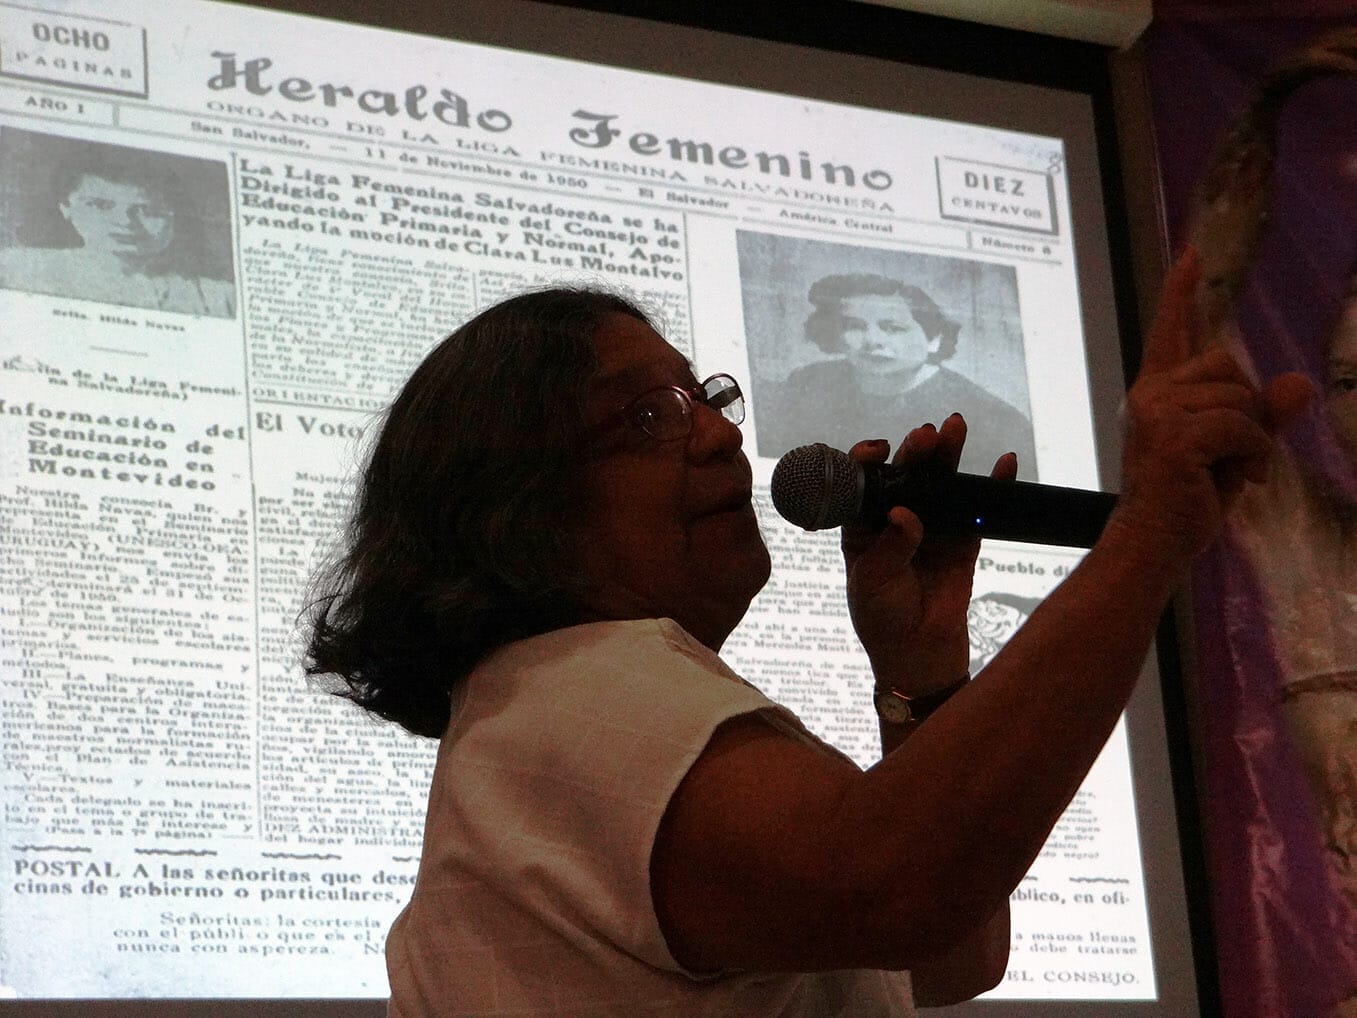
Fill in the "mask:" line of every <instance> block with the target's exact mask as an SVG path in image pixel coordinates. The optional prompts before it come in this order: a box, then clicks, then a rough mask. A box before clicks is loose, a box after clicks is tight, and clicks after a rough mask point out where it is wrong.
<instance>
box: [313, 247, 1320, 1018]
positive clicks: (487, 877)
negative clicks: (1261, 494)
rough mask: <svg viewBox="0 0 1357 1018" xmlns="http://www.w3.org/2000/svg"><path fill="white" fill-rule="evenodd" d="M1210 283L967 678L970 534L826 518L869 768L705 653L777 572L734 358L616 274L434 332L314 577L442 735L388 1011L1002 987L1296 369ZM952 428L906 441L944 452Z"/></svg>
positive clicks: (664, 1010)
mask: <svg viewBox="0 0 1357 1018" xmlns="http://www.w3.org/2000/svg"><path fill="white" fill-rule="evenodd" d="M1194 279H1195V269H1194V267H1193V266H1192V265H1191V264H1190V263H1189V264H1187V265H1186V266H1183V267H1180V268H1179V269H1178V270H1177V271H1176V273H1175V275H1174V276H1173V279H1172V282H1171V285H1170V288H1169V291H1168V292H1169V297H1168V303H1167V311H1166V313H1165V314H1164V315H1163V317H1162V318H1161V322H1160V324H1159V325H1158V326H1157V328H1156V332H1155V334H1154V335H1153V337H1152V338H1151V341H1150V344H1149V348H1148V350H1147V353H1146V363H1145V370H1144V373H1143V375H1142V377H1141V378H1140V380H1139V381H1138V382H1137V384H1136V386H1135V389H1134V390H1133V392H1132V394H1131V399H1130V407H1131V410H1130V419H1131V432H1130V434H1129V436H1128V439H1127V444H1126V460H1125V477H1124V488H1123V494H1122V497H1121V500H1120V503H1119V505H1118V508H1117V510H1116V512H1115V515H1114V517H1113V519H1112V521H1111V522H1110V523H1109V525H1108V527H1107V531H1106V534H1105V536H1104V537H1103V538H1102V540H1101V541H1100V542H1099V544H1098V545H1097V546H1096V547H1095V548H1093V549H1092V550H1091V551H1090V552H1089V554H1088V556H1087V557H1086V558H1085V560H1084V562H1083V563H1082V565H1081V566H1080V567H1079V568H1078V569H1077V570H1076V571H1075V573H1074V574H1072V575H1071V576H1070V577H1069V578H1068V579H1067V580H1066V581H1065V582H1064V583H1063V584H1062V585H1061V587H1060V588H1058V589H1057V590H1056V591H1055V592H1054V593H1053V594H1052V595H1051V596H1050V598H1048V599H1047V601H1046V602H1045V603H1044V604H1042V605H1041V606H1040V607H1039V608H1038V609H1037V610H1036V611H1035V612H1034V613H1033V614H1032V617H1031V619H1030V620H1029V621H1028V622H1027V624H1026V625H1025V626H1024V627H1023V628H1022V629H1021V630H1020V631H1019V633H1018V634H1017V635H1016V636H1015V637H1014V638H1013V639H1012V641H1011V642H1010V643H1009V644H1008V646H1007V647H1006V648H1005V649H1004V650H1003V651H1001V652H1000V653H999V654H998V655H997V656H996V657H995V658H994V660H993V662H992V663H991V664H990V665H989V666H988V667H987V668H985V670H984V671H983V672H982V673H981V674H980V675H979V676H977V677H976V678H975V679H974V681H970V682H967V681H966V675H965V673H966V665H967V660H968V643H967V635H966V611H967V605H968V600H969V596H970V589H971V581H972V576H973V571H974V563H975V558H976V555H977V550H978V549H977V544H976V543H975V542H972V541H966V540H958V539H945V538H941V537H938V536H936V535H929V534H925V533H923V532H922V528H921V525H920V523H919V521H918V519H917V517H915V516H914V515H913V514H911V513H910V512H909V511H908V510H905V509H895V510H892V512H891V514H890V517H889V520H888V522H887V524H886V525H885V527H884V528H882V529H881V530H879V531H875V532H873V531H868V530H866V529H853V530H848V531H846V532H845V533H844V539H843V550H844V557H845V562H846V566H847V586H848V601H849V607H850V609H851V613H852V618H853V622H854V624H855V626H856V629H857V632H858V635H859V637H860V638H861V640H862V642H863V645H864V646H865V648H866V650H867V653H868V655H869V658H870V660H871V662H872V665H873V668H874V671H875V677H876V682H877V687H878V691H879V694H880V695H879V696H878V701H879V702H880V703H881V704H882V713H883V720H882V741H883V748H884V750H885V753H884V755H883V758H882V760H881V761H880V762H879V763H878V764H876V765H875V766H874V767H872V768H871V769H869V770H867V771H865V772H863V771H861V770H859V769H858V768H857V767H856V766H854V765H853V764H852V763H851V762H849V761H848V760H847V759H845V758H844V757H843V756H841V755H840V754H838V753H837V752H835V751H834V750H833V749H832V748H830V747H829V746H827V745H825V744H824V743H822V742H820V741H818V740H817V739H816V738H814V737H813V736H812V735H810V734H809V733H808V732H807V731H806V730H805V729H804V728H803V727H802V726H801V725H800V724H799V722H798V721H797V720H796V718H795V717H793V716H792V715H791V714H790V713H789V712H787V711H786V710H784V709H783V708H781V707H779V706H778V705H776V704H774V703H772V702H771V701H769V700H768V699H767V698H766V697H764V696H763V695H762V694H761V693H759V692H758V690H757V688H755V687H754V686H752V685H750V684H749V683H747V682H745V681H744V680H743V679H742V678H741V677H740V676H737V675H736V674H734V673H733V672H732V671H731V670H730V669H729V668H728V667H727V666H726V665H725V664H724V663H723V662H722V661H721V659H720V657H719V656H718V653H719V651H720V649H721V645H722V642H723V641H724V640H725V639H726V637H727V636H728V635H729V634H730V632H731V631H732V629H734V627H735V626H736V624H737V623H738V622H739V621H740V619H741V617H742V616H743V615H744V613H745V610H746V609H747V608H748V606H749V603H750V600H751V599H752V598H753V597H754V595H755V594H756V593H757V592H758V590H759V589H760V587H762V585H763V584H764V582H765V581H766V580H767V578H768V575H769V556H768V553H767V551H766V550H765V547H764V544H763V541H762V539H761V537H760V534H759V528H758V523H757V520H756V519H755V514H754V510H753V507H752V505H751V477H750V467H749V464H748V461H747V460H746V458H745V455H744V453H743V451H742V449H741V433H740V429H739V423H740V421H741V419H742V416H743V401H742V397H741V395H740V391H739V388H738V386H737V385H736V383H735V382H734V380H733V379H731V378H729V377H728V376H725V375H715V376H713V377H711V378H709V379H707V380H706V381H699V380H698V379H697V378H695V377H694V375H693V373H692V368H691V366H690V365H689V364H688V362H687V361H686V360H685V358H684V357H682V356H681V355H680V354H679V353H678V352H677V351H676V350H675V349H674V348H673V347H671V346H670V345H669V344H668V343H666V342H665V341H664V339H663V338H662V337H661V336H660V335H659V334H658V333H657V332H656V331H655V330H654V328H652V326H651V325H650V324H649V322H648V321H647V319H646V318H645V316H644V315H643V314H642V313H641V312H640V311H638V310H637V309H636V308H635V307H633V306H632V305H631V304H629V303H627V302H626V301H623V300H621V299H619V298H617V297H614V296H610V295H607V294H599V293H591V292H573V291H562V290H551V291H547V292H543V293H534V294H529V295H525V296H520V297H516V298H513V299H511V300H508V301H506V302H505V303H503V304H500V305H498V306H497V307H494V308H491V309H490V310H488V311H486V312H484V313H483V314H481V315H480V316H478V317H477V318H475V319H474V320H472V321H471V322H469V323H468V324H467V325H465V326H463V327H462V328H461V329H459V330H458V331H457V332H455V333H453V335H452V336H450V337H449V338H448V339H447V340H446V341H444V342H443V343H442V344H441V345H440V346H439V347H438V348H437V349H436V350H435V351H434V352H433V353H432V354H431V355H430V356H429V357H428V358H427V359H426V360H425V362H424V363H423V364H422V365H421V366H420V367H419V368H418V369H417V370H416V372H415V373H414V375H413V377H412V378H411V379H410V381H409V382H408V383H407V385H406V386H405V389H404V391H403V392H402V393H401V394H400V396H399V397H398V398H397V400H396V402H395V403H394V405H393V406H392V408H391V410H390V413H389V416H388V418H387V420H386V424H385V427H384V429H383V430H382V432H381V435H380V437H379V438H378V440H377V443H376V445H375V447H374V450H373V453H372V457H371V461H370V463H369V465H368V467H367V470H366V473H365V475H364V477H363V480H362V486H361V490H360V492H359V499H358V505H357V510H356V515H355V517H354V520H353V523H352V527H351V542H352V543H351V546H350V550H349V552H348V554H347V557H346V558H345V559H344V560H343V562H342V563H340V565H339V566H338V567H337V569H336V571H335V573H334V574H333V575H332V576H331V577H330V578H329V580H328V582H329V584H330V587H329V593H328V595H327V596H324V597H323V598H321V599H320V600H319V601H318V602H317V604H316V606H315V608H314V610H313V623H314V627H315V628H314V634H313V640H312V644H311V653H312V662H311V667H312V670H313V671H315V672H337V673H339V674H340V675H342V676H344V677H345V678H346V679H347V681H348V684H349V687H350V689H349V692H348V695H350V696H351V697H352V698H353V699H355V700H357V701H358V702H359V703H361V704H363V705H364V706H366V707H368V708H369V709H371V710H373V711H376V712H377V713H379V714H381V715H382V716H384V717H387V718H391V719H394V720H396V721H398V722H400V723H401V724H403V725H404V726H405V727H407V728H408V729H410V730H411V731H414V732H418V733H422V734H425V735H430V736H437V737H440V738H441V744H440V748H439V754H438V761H437V765H436V769H435V774H434V781H433V788H432V791H431V794H430V799H429V813H428V820H427V826H426V835H425V844H424V852H423V858H422V862H421V865H420V871H419V878H418V883H417V884H416V887H415V891H414V894H413V897H412V899H411V901H410V903H409V905H408V906H407V907H406V909H405V910H404V912H403V913H402V914H401V916H400V918H399V919H398V920H397V921H396V923H395V925H394V927H393V929H392V931H391V934H390V937H389V938H388V941H387V958H388V968H389V972H390V979H391V987H392V999H391V1005H390V1013H391V1014H393V1015H402V1016H414V1015H465V1014H488V1013H514V1014H524V1015H565V1014H590V1015H600V1014H607V1015H628V1016H630V1015H636V1014H642V1013H644V1014H670V1015H689V1014H713V1015H715V1014H720V1015H808V1016H817V1018H822V1016H826V1015H854V1016H862V1015H908V1014H912V1013H913V1007H914V1005H915V1003H916V1002H917V1003H919V1004H941V1003H947V1002H951V1001H956V1000H960V999H964V998H967V997H970V996H973V995H974V994H976V993H978V992H981V991H983V990H985V989H988V988H989V987H992V986H994V985H995V984H996V983H997V982H998V981H999V980H1000V979H1001V977H1002V975H1003V972H1004V966H1005V962H1006V958H1007V951H1008V937H1009V933H1008V906H1007V902H1008V895H1009V893H1010V892H1011V891H1012V890H1013V888H1014V887H1015V886H1017V884H1018V882H1019V881H1020V880H1021V878H1022V876H1023V874H1024V873H1025V872H1026V870H1027V868H1028V866H1029V865H1030V863H1031V862H1032V860H1033V858H1034V857H1035V856H1036V854H1037V852H1038V851H1039V849H1040V848H1041V846H1042V844H1043V842H1044V840H1045V838H1046V835H1047V833H1048V832H1049V831H1050V829H1051V827H1052V825H1053V824H1054V823H1055V822H1056V820H1057V818H1058V817H1059V816H1060V814H1061V812H1062V810H1063V809H1064V807H1065V805H1066V804H1067V803H1068V802H1069V800H1070V798H1071V797H1072V796H1073V795H1074V792H1075V790H1076V789H1077V787H1078V786H1079V783H1080V781H1081V779H1082V778H1083V776H1084V774H1085V772H1086V771H1087V770H1088V768H1089V767H1090V765H1091V764H1092V762H1093V760H1094V758H1095V757H1096V755H1097V754H1098V752H1099V750H1100V748H1101V747H1102V745H1103V743H1104V741H1105V740H1106V738H1107V736H1108V734H1109V733H1110V732H1111V730H1112V728H1113V726H1114V724H1115V723H1116V720H1117V718H1118V716H1119V714H1120V713H1121V711H1122V708H1123V707H1124V705H1125V703H1126V700H1127V697H1128V696H1129V694H1130V691H1131V688H1132V686H1133V684H1134V682H1135V678H1136V675H1137V673H1138V671H1139V668H1140V664H1141V661H1142V659H1143V657H1144V655H1145V652H1146V649H1147V647H1148V644H1149V641H1150V639H1151V636H1152V634H1153V631H1154V629H1155V625H1156V622H1157V620H1158V618H1159V615H1160V613H1161V611H1162V609H1163V608H1164V606H1165V603H1166V602H1167V599H1168V597H1169V595H1170V592H1171V591H1172V590H1173V588H1174V586H1175V584H1176V583H1177V581H1178V578H1179V576H1180V574H1181V573H1182V571H1183V569H1184V567H1185V566H1186V564H1187V562H1188V561H1189V559H1190V558H1191V557H1192V556H1193V555H1194V554H1195V553H1196V552H1197V551H1198V550H1199V549H1200V548H1201V547H1202V546H1203V545H1204V544H1205V543H1207V542H1208V541H1209V540H1211V538H1212V537H1213V535H1214V534H1215V533H1216V531H1217V529H1218V527H1219V525H1220V520H1221V516H1222V513H1223V510H1224V508H1225V505H1226V504H1227V503H1228V502H1229V501H1230V499H1231V498H1233V497H1234V495H1235V494H1236V493H1237V491H1238V489H1239V487H1240V486H1241V485H1243V484H1244V483H1245V478H1254V477H1259V476H1261V474H1262V472H1263V470H1264V469H1265V466H1266V460H1267V457H1268V455H1269V453H1270V450H1271V446H1272V443H1271V439H1270V436H1269V432H1268V428H1269V427H1270V426H1271V425H1273V424H1275V423H1278V422H1281V421H1284V420H1286V419H1289V417H1290V416H1291V415H1292V414H1293V413H1294V412H1295V411H1296V410H1297V409H1298V408H1299V406H1300V405H1301V404H1303V403H1304V401H1305V397H1306V396H1307V395H1308V389H1304V387H1303V385H1301V384H1300V383H1294V384H1288V382H1286V381H1281V382H1276V383H1274V384H1273V385H1272V386H1271V387H1269V389H1268V390H1267V391H1266V392H1265V393H1259V392H1257V391H1255V389H1254V388H1253V387H1252V386H1251V385H1250V384H1249V382H1248V381H1247V379H1246V377H1245V376H1244V375H1243V374H1242V373H1241V372H1240V371H1239V369H1238V368H1237V367H1236V366H1235V364H1234V362H1233V361H1231V360H1230V358H1229V356H1228V355H1227V354H1224V353H1223V352H1213V353H1210V354H1206V355H1203V356H1200V357H1190V356H1189V354H1188V352H1187V351H1188V349H1189V347H1188V342H1187V328H1188V327H1187V321H1188V315H1187V312H1186V308H1187V306H1188V303H1189V293H1190V290H1191V288H1192V286H1193V284H1194ZM1302 390H1304V391H1302ZM965 434H966V425H965V423H964V422H963V420H962V419H961V418H960V417H951V418H949V419H948V420H947V421H946V422H945V423H944V424H943V425H942V427H941V428H940V429H934V428H933V427H932V426H925V427H922V428H918V429H916V430H914V431H913V432H911V433H910V435H909V436H908V437H907V438H906V439H905V441H904V443H903V444H902V446H901V448H900V449H899V450H898V451H897V453H896V459H897V461H913V462H920V463H923V462H927V463H930V464H932V465H934V466H935V467H937V468H942V469H954V468H955V466H956V463H957V460H958V458H959V457H960V454H961V449H962V444H963V442H964V440H965ZM887 454H888V447H887V444H886V443H885V442H883V441H867V442H862V443H859V444H858V445H856V447H855V448H854V450H853V455H855V456H856V457H857V458H858V459H860V460H863V461H881V460H884V459H885V458H886V456H887ZM1014 468H1015V464H1014V461H1013V456H1012V455H1007V456H1005V457H1002V458H1001V459H1000V462H999V463H998V464H997V465H996V467H995V472H996V474H997V475H998V476H1001V477H1010V476H1012V474H1013V473H1014ZM754 678H757V676H755V677H754ZM944 701H945V702H944Z"/></svg>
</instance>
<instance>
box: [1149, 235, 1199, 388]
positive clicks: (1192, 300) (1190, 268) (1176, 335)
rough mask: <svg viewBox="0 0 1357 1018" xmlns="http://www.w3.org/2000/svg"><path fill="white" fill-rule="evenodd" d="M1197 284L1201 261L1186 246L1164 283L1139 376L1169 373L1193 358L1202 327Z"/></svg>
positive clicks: (1194, 249) (1191, 248) (1190, 247)
mask: <svg viewBox="0 0 1357 1018" xmlns="http://www.w3.org/2000/svg"><path fill="white" fill-rule="evenodd" d="M1200 281H1201V259H1200V258H1199V257H1198V255H1197V249H1196V248H1195V247H1192V246H1190V245H1189V246H1188V248H1187V249H1186V250H1185V251H1184V252H1183V253H1182V256H1181V257H1180V258H1179V259H1178V260H1177V261H1176V262H1174V263H1173V267H1172V268H1170V269H1169V273H1168V276H1167V277H1166V278H1165V279H1164V292H1163V294H1162V296H1161V297H1160V299H1159V312H1158V314H1156V315H1155V319H1154V325H1153V326H1151V327H1150V334H1149V337H1148V338H1147V339H1146V341H1145V351H1144V356H1143V357H1142V358H1141V361H1140V373H1141V374H1142V375H1145V374H1151V373H1158V372H1162V371H1168V370H1171V369H1172V368H1175V367H1177V366H1178V365H1179V364H1182V363H1184V362H1186V361H1187V360H1189V359H1190V358H1191V357H1192V354H1193V352H1194V350H1195V348H1196V347H1197V346H1198V345H1199V344H1200V334H1201V323H1200V319H1199V316H1198V313H1197V302H1196V297H1197V284H1198V283H1199V282H1200Z"/></svg>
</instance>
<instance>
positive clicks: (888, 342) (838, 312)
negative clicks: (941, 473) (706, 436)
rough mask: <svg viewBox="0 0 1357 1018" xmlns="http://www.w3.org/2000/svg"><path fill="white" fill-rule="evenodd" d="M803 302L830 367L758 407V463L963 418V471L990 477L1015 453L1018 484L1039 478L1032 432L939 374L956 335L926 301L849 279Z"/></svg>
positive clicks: (912, 289) (826, 284)
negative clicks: (906, 425) (813, 446)
mask: <svg viewBox="0 0 1357 1018" xmlns="http://www.w3.org/2000/svg"><path fill="white" fill-rule="evenodd" d="M806 299H807V300H808V301H809V302H810V304H811V306H812V307H813V308H814V310H813V311H812V312H811V314H810V315H809V317H807V319H806V323H805V334H806V338H807V339H809V340H810V341H811V342H812V343H813V344H814V345H815V346H816V347H818V348H819V350H820V351H822V352H823V353H825V354H828V355H829V356H830V358H831V359H829V360H818V361H815V362H814V363H812V364H807V365H806V366H805V367H801V368H798V369H797V370H795V371H793V372H792V373H791V374H790V375H789V376H788V377H787V380H786V381H785V382H784V383H783V384H782V386H781V387H780V388H779V389H778V391H777V393H776V395H775V396H774V397H773V398H772V399H770V400H769V403H768V405H767V407H766V408H765V407H764V406H763V405H762V404H761V405H760V407H759V420H758V425H759V452H760V454H761V455H764V456H780V455H781V454H782V453H784V452H786V451H787V450H788V449H790V448H792V447H793V446H797V445H806V444H809V443H811V442H825V443H827V444H829V445H834V446H838V447H840V448H845V449H846V448H848V447H849V446H851V445H852V444H853V443H854V442H856V441H857V440H858V439H859V438H861V437H862V436H863V435H870V434H873V433H879V432H880V431H881V429H882V427H883V426H885V425H884V423H883V422H889V424H890V425H891V426H896V422H898V421H933V422H934V423H938V422H941V421H942V420H944V419H946V418H947V417H948V416H949V415H951V414H952V413H960V414H961V415H962V416H963V417H964V418H966V420H967V421H968V422H970V424H971V426H972V427H973V428H974V429H975V432H974V434H973V435H972V437H971V440H970V441H969V442H968V443H967V447H966V450H965V453H964V454H963V457H962V466H963V467H964V468H965V469H967V470H972V471H987V470H989V468H990V467H991V466H992V465H993V464H994V461H995V460H996V459H997V458H998V457H999V455H1000V454H1002V453H1004V452H1007V451H1012V452H1015V453H1017V456H1018V465H1019V468H1020V470H1021V472H1022V474H1023V475H1024V476H1031V477H1035V476H1036V473H1035V470H1036V456H1035V446H1034V444H1033V440H1032V422H1031V421H1030V420H1029V419H1028V418H1027V416H1026V415H1025V414H1024V413H1022V412H1021V411H1019V410H1018V409H1017V408H1016V407H1014V406H1012V405H1010V404H1009V403H1006V402H1004V401H1003V400H1002V399H1000V398H999V397H998V396H996V395H994V394H993V393H992V392H989V391H988V390H987V389H985V388H983V387H982V386H979V385H977V384H976V383H975V382H973V381H971V380H970V379H969V378H967V377H966V376H965V375H962V374H960V373H959V372H956V371H953V370H952V369H951V368H949V367H947V366H946V362H947V361H948V360H950V359H951V358H952V357H953V356H954V355H955V354H956V350H957V340H958V337H959V335H960V333H961V325H960V323H959V322H956V321H954V320H952V319H951V318H948V317H947V315H946V314H944V313H943V310H942V308H940V307H939V306H938V304H937V302H936V301H934V300H933V298H932V297H930V296H929V295H928V294H927V293H925V292H924V291H923V290H921V289H919V288H918V287H917V286H912V285H910V284H909V283H904V282H901V281H900V280H898V279H891V278H890V277H888V276H879V275H876V274H874V273H849V274H844V275H833V276H825V277H824V278H822V279H818V280H816V281H815V283H814V285H812V286H811V288H810V292H809V294H807V298H806ZM765 409H766V411H767V412H766V413H765V412H764V411H765Z"/></svg>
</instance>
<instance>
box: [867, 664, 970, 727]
mask: <svg viewBox="0 0 1357 1018" xmlns="http://www.w3.org/2000/svg"><path fill="white" fill-rule="evenodd" d="M970 681H971V675H970V672H967V673H966V674H965V675H963V676H962V677H961V678H960V679H958V680H957V681H956V682H953V683H952V684H951V685H950V686H945V687H943V688H942V689H939V690H936V691H935V692H932V693H924V694H922V695H920V696H906V695H905V694H904V693H901V692H899V691H897V690H894V689H878V690H876V691H875V692H874V693H873V695H872V703H873V704H874V705H875V707H876V713H877V717H879V718H881V720H882V721H885V722H887V723H889V724H893V725H904V724H909V723H911V722H919V721H922V720H924V718H926V717H928V716H929V715H930V714H932V713H933V712H934V711H935V710H937V709H938V708H939V707H941V706H942V705H943V704H944V703H946V702H947V701H948V700H950V699H951V698H952V697H953V696H954V695H955V694H956V693H957V692H958V691H959V690H960V689H961V688H962V687H963V686H965V685H966V684H967V683H968V682H970Z"/></svg>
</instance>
